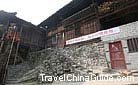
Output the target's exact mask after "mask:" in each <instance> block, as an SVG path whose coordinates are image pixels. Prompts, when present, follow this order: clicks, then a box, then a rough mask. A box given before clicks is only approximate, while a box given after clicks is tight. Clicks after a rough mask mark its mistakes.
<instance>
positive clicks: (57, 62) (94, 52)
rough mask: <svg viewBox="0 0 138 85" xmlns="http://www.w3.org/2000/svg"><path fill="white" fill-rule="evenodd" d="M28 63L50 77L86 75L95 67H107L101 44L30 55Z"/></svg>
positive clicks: (50, 50) (48, 50)
mask: <svg viewBox="0 0 138 85" xmlns="http://www.w3.org/2000/svg"><path fill="white" fill-rule="evenodd" d="M30 61H31V62H32V63H31V65H32V66H31V67H36V66H38V67H40V68H41V70H40V69H39V70H40V71H41V72H44V73H48V74H50V75H62V74H65V73H76V74H87V73H89V72H92V71H93V69H94V68H95V67H96V66H100V67H107V62H106V59H105V52H104V45H103V44H102V43H93V44H89V45H84V46H80V47H76V46H73V47H66V48H64V49H59V48H58V49H47V50H43V51H39V52H37V53H36V52H35V53H30Z"/></svg>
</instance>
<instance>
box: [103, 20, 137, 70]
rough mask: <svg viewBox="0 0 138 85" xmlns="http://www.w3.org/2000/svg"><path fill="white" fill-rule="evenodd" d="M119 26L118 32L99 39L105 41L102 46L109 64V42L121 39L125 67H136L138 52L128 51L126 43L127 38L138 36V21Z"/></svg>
mask: <svg viewBox="0 0 138 85" xmlns="http://www.w3.org/2000/svg"><path fill="white" fill-rule="evenodd" d="M119 28H120V33H117V34H112V35H109V36H104V37H101V40H102V41H103V42H104V43H105V45H104V47H105V51H106V57H107V59H108V61H109V64H111V62H110V54H109V43H111V42H116V41H121V42H122V47H123V50H124V55H125V60H126V65H127V69H138V52H135V53H129V50H128V45H127V39H130V38H135V37H137V38H138V21H136V22H132V23H129V24H126V25H122V26H119Z"/></svg>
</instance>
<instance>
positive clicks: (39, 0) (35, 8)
mask: <svg viewBox="0 0 138 85" xmlns="http://www.w3.org/2000/svg"><path fill="white" fill-rule="evenodd" d="M70 1H72V0H0V10H4V11H7V12H17V15H16V16H17V17H19V18H21V19H23V20H26V21H28V22H31V23H32V24H34V25H38V24H40V23H41V22H42V21H44V20H45V19H47V18H48V17H49V16H51V15H52V14H54V13H55V12H56V11H58V10H59V9H60V8H62V7H63V6H65V5H66V4H68V3H69V2H70Z"/></svg>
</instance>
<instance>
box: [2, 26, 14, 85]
mask: <svg viewBox="0 0 138 85" xmlns="http://www.w3.org/2000/svg"><path fill="white" fill-rule="evenodd" d="M15 30H16V27H14V32H15ZM15 37H16V32H15V33H14V36H13V39H12V43H11V46H10V52H9V55H8V59H7V62H6V67H5V72H4V77H3V82H5V79H6V73H7V72H6V71H7V69H8V64H9V61H10V57H11V53H12V49H13V45H14V41H15Z"/></svg>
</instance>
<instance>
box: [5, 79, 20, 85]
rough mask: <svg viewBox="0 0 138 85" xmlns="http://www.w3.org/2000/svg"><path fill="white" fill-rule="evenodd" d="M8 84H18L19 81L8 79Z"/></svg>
mask: <svg viewBox="0 0 138 85" xmlns="http://www.w3.org/2000/svg"><path fill="white" fill-rule="evenodd" d="M6 84H18V80H17V79H8V80H7V81H6Z"/></svg>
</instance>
